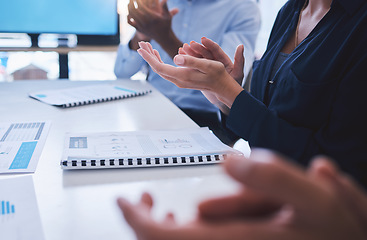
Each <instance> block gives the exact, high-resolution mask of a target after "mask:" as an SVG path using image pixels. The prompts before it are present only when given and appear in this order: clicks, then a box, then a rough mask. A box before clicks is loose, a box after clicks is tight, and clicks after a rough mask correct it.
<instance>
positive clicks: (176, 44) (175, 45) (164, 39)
mask: <svg viewBox="0 0 367 240" xmlns="http://www.w3.org/2000/svg"><path fill="white" fill-rule="evenodd" d="M154 40H155V41H156V42H157V43H158V44H159V45H160V46H161V47H162V48H163V50H164V51H165V52H166V53H168V55H170V57H171V58H172V59H173V57H174V56H176V55H177V54H178V49H179V48H180V47H182V45H183V43H182V42H181V40H180V39H178V38H177V36H176V34H175V33H174V32H173V31H172V29H171V30H170V31H168V33H167V34H166V35H160V36H159V37H157V38H155V39H154Z"/></svg>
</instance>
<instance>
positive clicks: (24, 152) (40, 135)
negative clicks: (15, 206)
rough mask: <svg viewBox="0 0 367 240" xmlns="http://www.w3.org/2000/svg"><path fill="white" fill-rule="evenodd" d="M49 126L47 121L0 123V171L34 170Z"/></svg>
mask: <svg viewBox="0 0 367 240" xmlns="http://www.w3.org/2000/svg"><path fill="white" fill-rule="evenodd" d="M49 128H50V123H47V122H21V123H0V173H12V172H17V173H19V172H34V171H35V169H36V166H37V162H38V159H39V157H40V154H41V151H42V148H43V145H44V143H45V141H46V136H47V133H48V130H49ZM0 200H1V199H0Z"/></svg>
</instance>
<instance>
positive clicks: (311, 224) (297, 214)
mask: <svg viewBox="0 0 367 240" xmlns="http://www.w3.org/2000/svg"><path fill="white" fill-rule="evenodd" d="M224 166H225V169H226V171H227V172H228V174H229V175H230V176H232V177H233V178H234V179H235V180H236V181H238V182H239V183H240V184H242V185H243V189H242V190H240V192H238V193H237V194H234V195H231V196H227V197H221V198H216V199H209V200H207V201H205V202H202V203H201V204H200V205H199V213H200V214H199V216H197V217H196V218H195V219H194V220H193V221H192V222H190V223H187V224H184V225H178V224H177V223H176V222H175V221H174V216H173V215H172V214H171V213H169V214H167V216H166V219H165V220H164V221H163V222H157V221H155V220H153V218H152V216H151V213H150V211H151V208H152V206H153V200H152V198H151V196H150V195H149V194H144V195H143V196H142V199H141V201H140V203H138V204H136V205H134V204H131V203H129V202H128V201H126V200H124V199H121V198H120V199H118V205H119V207H120V208H121V210H122V212H123V214H124V216H125V219H126V221H127V222H128V223H129V224H130V225H131V227H132V228H133V229H134V231H135V232H136V235H137V237H138V240H158V239H159V240H165V239H167V240H168V239H176V240H181V239H182V240H183V239H190V240H206V239H208V240H209V239H210V240H222V239H231V240H237V239H238V240H240V239H256V240H268V239H272V240H280V239H282V240H283V239H292V240H306V239H307V240H308V239H309V240H311V239H312V240H324V239H340V240H344V239H353V240H362V239H366V238H367V231H366V225H367V196H366V194H365V193H363V192H362V190H360V189H359V188H358V187H357V186H356V184H354V183H353V182H351V181H350V180H349V179H346V178H345V176H343V175H342V174H341V173H338V172H337V170H336V169H335V167H334V166H333V165H332V164H331V163H330V162H329V161H328V160H326V159H323V158H319V159H316V160H315V161H314V162H313V163H312V165H311V167H310V168H309V170H307V171H304V170H302V169H300V168H299V167H297V166H294V165H291V164H289V162H286V161H284V159H282V158H281V157H279V156H277V155H274V154H273V153H270V152H268V151H265V150H257V151H256V150H254V151H253V153H252V154H251V157H250V159H244V158H242V157H238V156H230V157H229V158H227V159H226V161H225V164H224ZM343 194H344V196H343Z"/></svg>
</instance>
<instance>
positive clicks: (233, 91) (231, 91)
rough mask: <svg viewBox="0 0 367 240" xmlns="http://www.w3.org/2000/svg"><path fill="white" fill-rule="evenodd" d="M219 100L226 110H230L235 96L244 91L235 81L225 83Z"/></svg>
mask: <svg viewBox="0 0 367 240" xmlns="http://www.w3.org/2000/svg"><path fill="white" fill-rule="evenodd" d="M223 86H224V87H222V90H221V94H220V96H218V98H219V100H220V101H221V102H223V103H224V104H225V105H226V106H227V107H228V108H231V107H232V105H233V103H234V101H235V100H236V98H237V96H238V95H239V94H240V93H241V92H242V91H243V90H244V89H243V88H242V87H241V85H239V84H238V83H237V82H236V81H235V80H233V81H227V83H226V84H224V85H223Z"/></svg>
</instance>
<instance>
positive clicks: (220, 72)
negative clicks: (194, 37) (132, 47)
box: [138, 42, 243, 108]
mask: <svg viewBox="0 0 367 240" xmlns="http://www.w3.org/2000/svg"><path fill="white" fill-rule="evenodd" d="M139 45H140V49H138V53H139V54H140V55H141V56H142V57H143V58H144V59H145V60H146V61H147V62H148V64H149V65H150V66H151V67H152V69H153V71H155V72H156V73H158V74H159V75H160V76H161V77H163V78H165V79H167V80H169V81H171V82H172V83H174V84H176V85H177V86H178V87H180V88H191V89H197V90H201V91H208V92H210V93H212V94H214V95H215V98H216V99H218V100H219V101H218V102H220V103H223V104H225V105H226V106H227V107H228V108H230V107H231V106H232V103H233V102H234V100H235V98H236V97H237V95H238V94H239V93H240V92H241V91H242V90H243V88H242V87H241V86H240V85H239V84H238V83H237V82H236V80H234V79H233V78H232V77H231V76H230V75H229V73H228V72H227V71H226V69H225V66H224V65H223V63H221V62H219V61H214V60H209V59H203V58H196V57H193V56H189V55H177V56H175V58H174V62H175V63H176V64H177V65H178V66H181V67H174V66H171V65H168V64H165V63H163V62H162V60H161V58H160V56H159V53H158V52H157V51H156V50H154V49H153V48H152V46H151V45H150V44H149V43H145V42H140V43H139ZM219 107H220V106H219Z"/></svg>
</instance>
